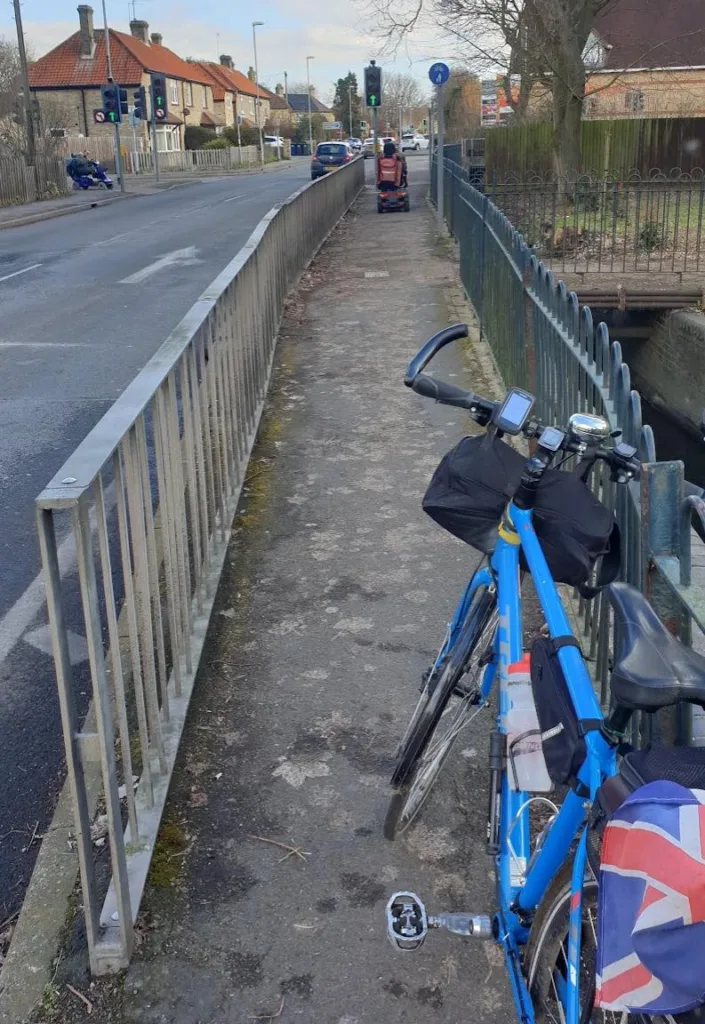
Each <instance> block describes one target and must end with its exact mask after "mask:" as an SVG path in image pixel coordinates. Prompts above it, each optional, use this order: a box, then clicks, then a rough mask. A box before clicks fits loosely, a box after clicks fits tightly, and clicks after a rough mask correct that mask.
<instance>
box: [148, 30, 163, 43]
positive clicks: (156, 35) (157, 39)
mask: <svg viewBox="0 0 705 1024" xmlns="http://www.w3.org/2000/svg"><path fill="white" fill-rule="evenodd" d="M163 38H164V37H163V36H162V34H161V33H160V32H152V36H151V39H152V46H161V45H162V39H163Z"/></svg>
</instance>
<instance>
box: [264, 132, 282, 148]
mask: <svg viewBox="0 0 705 1024" xmlns="http://www.w3.org/2000/svg"><path fill="white" fill-rule="evenodd" d="M264 144H265V146H269V148H270V149H284V139H283V138H282V137H281V135H265V137H264Z"/></svg>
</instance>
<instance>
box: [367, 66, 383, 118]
mask: <svg viewBox="0 0 705 1024" xmlns="http://www.w3.org/2000/svg"><path fill="white" fill-rule="evenodd" d="M365 103H366V104H367V106H368V107H379V106H381V103H382V69H381V68H378V67H377V65H376V64H375V62H374V61H370V65H369V67H366V68H365Z"/></svg>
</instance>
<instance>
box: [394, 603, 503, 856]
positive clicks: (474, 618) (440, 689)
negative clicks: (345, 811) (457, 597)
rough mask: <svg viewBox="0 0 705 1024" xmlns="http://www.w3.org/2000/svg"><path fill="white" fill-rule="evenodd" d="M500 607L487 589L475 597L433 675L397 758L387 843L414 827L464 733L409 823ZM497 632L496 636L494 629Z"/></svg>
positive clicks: (467, 702) (469, 700) (468, 702)
mask: <svg viewBox="0 0 705 1024" xmlns="http://www.w3.org/2000/svg"><path fill="white" fill-rule="evenodd" d="M496 603H497V600H496V594H495V592H494V590H491V591H490V590H489V589H488V588H487V587H482V588H480V589H478V590H477V591H476V592H475V594H474V595H473V598H472V601H471V603H470V608H469V609H468V613H467V615H466V618H465V623H464V625H463V626H462V629H461V633H460V636H459V637H458V639H457V641H456V642H455V644H454V645H453V647H452V648H451V651H450V653H449V655H448V658H447V661H446V663H445V665H444V666H443V669H442V670H441V674H440V676H438V677H437V678H436V677H434V676H433V675H432V676H430V677H429V679H428V680H427V682H426V686H425V687H424V692H423V694H422V696H421V698H420V700H419V703H418V704H417V706H416V710H415V711H414V715H413V717H412V720H411V722H410V724H409V726H408V727H407V730H406V733H405V737H404V739H403V740H402V744H401V746H400V749H399V753H398V755H397V764H396V767H395V769H394V773H393V775H392V780H391V784H392V788H393V793H392V797H391V799H390V801H389V806H388V809H387V815H386V817H385V820H384V837H385V839H389V840H393V839H395V838H396V837H397V835H399V834H400V833H401V832H403V831H404V830H405V829H406V828H408V827H409V825H410V824H411V823H412V821H413V820H414V818H415V817H416V815H417V814H418V812H419V811H420V809H421V806H422V805H423V803H424V801H425V800H426V797H427V796H428V793H429V792H430V791H431V789H432V787H433V785H434V783H435V781H436V778H437V777H438V774H439V773H440V770H441V768H442V767H443V765H444V763H445V761H446V760H447V757H448V755H449V753H450V751H451V749H452V746H453V743H454V742H455V739H456V738H457V734H458V732H459V731H460V729H459V728H457V729H456V730H455V731H454V732H451V734H450V736H449V737H448V742H447V745H446V746H445V748H444V749H443V750H442V751H440V752H439V754H440V756H439V757H438V758H437V762H436V764H435V765H434V766H433V771H432V775H431V777H430V779H429V783H428V786H427V789H426V791H425V792H424V795H423V797H422V798H421V799H420V801H419V803H418V806H417V807H416V808H415V810H414V813H413V814H411V815H407V816H406V817H405V814H404V812H405V810H406V809H407V805H408V804H409V803H410V797H411V795H412V794H413V791H414V785H415V783H416V781H417V780H418V777H419V773H420V770H421V769H422V767H423V758H424V754H425V753H426V751H427V749H428V748H429V745H430V743H431V740H432V737H433V735H434V732H435V731H436V729H437V727H438V724H439V722H440V721H441V719H442V718H443V716H444V712H445V711H446V709H447V708H448V705H449V702H450V700H451V697H452V695H453V693H454V691H455V689H456V687H457V686H458V683H459V682H460V680H461V678H462V676H463V675H464V674H465V673H466V672H467V670H468V668H469V667H470V660H471V659H472V655H473V653H474V652H475V650H476V648H477V647H478V643H479V641H480V640H481V639H482V637H483V635H484V634H485V632H486V631H487V627H488V625H489V624H490V623H491V621H492V616H493V612H494V610H495V608H496ZM492 632H494V625H493V628H492ZM485 649H486V648H484V647H483V649H482V653H484V650H485ZM476 693H477V690H471V691H470V692H469V694H468V696H466V697H462V698H460V699H461V701H462V702H463V705H464V706H465V708H466V709H467V708H468V707H470V706H474V700H473V698H474V697H475V696H476Z"/></svg>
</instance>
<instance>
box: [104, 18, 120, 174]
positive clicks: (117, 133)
mask: <svg viewBox="0 0 705 1024" xmlns="http://www.w3.org/2000/svg"><path fill="white" fill-rule="evenodd" d="M103 31H104V32H105V63H106V65H107V69H108V81H109V82H112V80H113V62H112V59H111V56H110V30H109V28H108V15H107V12H106V10H105V0H103ZM118 113H120V111H119V109H118ZM113 131H114V133H115V173H116V174H117V178H118V181H119V182H120V191H121V192H124V191H125V178H124V177H123V173H122V157H121V155H120V125H119V124H118V123H117V122H116V123H115V124H114V125H113Z"/></svg>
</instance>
